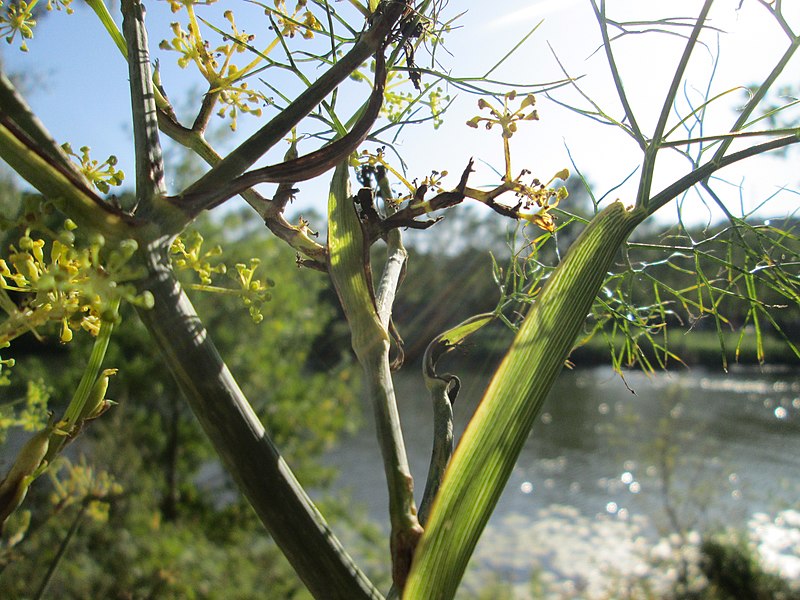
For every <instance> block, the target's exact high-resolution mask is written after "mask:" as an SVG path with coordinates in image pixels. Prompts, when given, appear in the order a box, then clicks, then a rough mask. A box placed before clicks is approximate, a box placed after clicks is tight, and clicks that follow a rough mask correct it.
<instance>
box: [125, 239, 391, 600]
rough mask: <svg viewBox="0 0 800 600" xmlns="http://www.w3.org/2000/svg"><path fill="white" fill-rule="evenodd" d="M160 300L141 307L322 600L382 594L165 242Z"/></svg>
mask: <svg viewBox="0 0 800 600" xmlns="http://www.w3.org/2000/svg"><path fill="white" fill-rule="evenodd" d="M145 262H146V267H147V270H148V277H146V278H145V279H144V280H142V281H141V282H140V283H139V285H140V289H142V290H150V292H151V293H152V294H153V297H154V300H155V305H154V307H153V308H152V309H151V310H144V309H143V310H139V316H140V317H141V319H142V321H143V322H144V324H145V326H146V327H147V328H148V330H149V331H150V333H151V335H152V336H153V339H154V340H155V342H156V345H157V347H158V349H159V350H160V352H161V357H162V360H163V362H164V363H165V364H166V366H167V367H168V368H169V369H170V370H171V371H172V374H173V376H174V377H175V379H176V381H177V382H178V385H179V386H180V389H181V391H182V392H183V394H184V396H185V397H186V399H187V400H188V402H189V405H190V406H191V408H192V410H193V411H194V413H195V415H196V416H197V419H198V421H199V422H200V424H201V426H202V427H203V429H204V431H205V432H206V434H207V435H208V437H209V438H210V440H211V442H212V443H213V445H214V448H215V449H216V451H217V453H218V454H219V456H220V459H221V460H222V462H223V464H224V465H225V467H226V468H227V469H228V471H229V472H230V473H231V475H232V476H233V478H234V479H235V480H236V482H237V484H238V486H239V488H240V489H241V490H242V492H243V493H244V494H245V496H246V497H247V499H248V500H249V501H250V504H251V505H252V506H253V508H254V509H255V511H256V513H257V514H258V516H259V517H260V519H261V521H262V523H263V524H264V525H265V527H266V528H267V530H268V531H269V533H270V534H271V535H272V537H273V539H274V540H275V543H276V544H277V545H278V546H279V547H280V549H281V550H282V551H283V553H284V554H285V555H286V557H287V558H288V560H289V562H290V563H291V564H292V566H293V567H294V569H295V570H296V571H297V574H298V575H299V576H300V578H301V579H302V580H303V583H304V584H305V585H306V586H307V587H308V589H309V590H310V591H311V593H312V594H313V595H314V597H316V598H320V599H323V598H324V599H326V600H328V599H339V600H353V599H359V598H360V599H366V598H373V599H378V598H381V597H382V596H381V594H380V593H379V592H378V591H377V590H376V589H375V588H374V587H373V585H372V584H371V582H370V581H369V580H368V579H367V577H366V576H365V575H364V574H363V573H362V572H361V571H360V570H359V569H358V567H357V566H356V565H355V563H354V562H353V560H352V559H351V558H350V556H348V554H347V553H346V552H345V550H344V549H343V548H342V545H341V543H340V542H339V540H338V539H337V538H336V537H335V536H334V534H333V532H332V531H331V530H330V528H329V527H328V525H327V523H326V522H325V520H324V519H323V517H322V515H321V514H320V513H319V512H318V511H317V509H316V507H315V506H314V505H313V503H312V502H311V500H310V499H309V498H308V496H307V495H306V493H305V491H304V490H303V488H302V487H301V486H300V483H299V482H298V481H297V479H296V478H295V476H294V474H293V473H292V471H291V469H290V468H289V466H288V465H287V464H286V462H285V461H284V459H283V457H281V455H280V453H279V452H278V450H277V449H276V448H275V445H274V444H273V442H272V440H271V439H270V438H269V436H268V435H267V433H266V431H265V430H264V426H263V425H262V424H261V421H260V420H259V419H258V417H257V416H256V414H255V413H254V412H253V409H252V407H251V406H250V404H249V402H248V401H247V399H246V398H245V396H244V394H243V393H242V391H241V390H240V389H239V386H238V384H237V383H236V381H235V380H234V378H233V376H232V375H231V373H230V371H229V370H228V367H227V366H226V365H225V363H224V362H223V360H222V358H221V357H220V355H219V353H218V352H217V350H216V348H215V347H214V345H213V343H212V342H211V339H210V338H209V334H208V332H207V331H206V329H205V328H204V327H203V324H202V322H201V321H200V318H199V317H198V316H197V314H196V313H195V310H194V308H193V307H192V305H191V302H190V301H189V299H188V298H187V296H186V294H185V293H184V292H183V290H182V288H181V286H180V284H179V283H178V281H177V279H176V278H175V275H174V273H173V272H172V269H171V268H170V266H169V264H168V259H167V251H166V247H165V246H161V247H157V248H153V249H150V250H149V252H148V253H147V254H146V261H145Z"/></svg>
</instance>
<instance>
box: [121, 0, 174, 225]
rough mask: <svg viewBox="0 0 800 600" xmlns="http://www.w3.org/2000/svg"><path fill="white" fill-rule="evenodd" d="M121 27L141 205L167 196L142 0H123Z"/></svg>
mask: <svg viewBox="0 0 800 600" xmlns="http://www.w3.org/2000/svg"><path fill="white" fill-rule="evenodd" d="M122 15H123V20H122V31H123V32H124V34H125V40H126V42H127V48H128V53H127V55H128V76H129V78H130V91H131V105H132V109H133V141H134V147H135V150H136V199H137V201H138V203H139V206H140V208H141V209H143V210H145V211H148V210H149V209H150V205H151V204H152V203H154V202H156V201H157V200H158V199H159V198H163V197H164V196H166V184H165V183H164V160H163V157H162V154H161V142H160V140H159V138H158V117H157V109H156V101H155V95H154V92H153V81H152V77H151V74H150V52H149V50H148V47H147V30H146V29H145V25H144V7H143V6H142V4H141V2H139V0H122Z"/></svg>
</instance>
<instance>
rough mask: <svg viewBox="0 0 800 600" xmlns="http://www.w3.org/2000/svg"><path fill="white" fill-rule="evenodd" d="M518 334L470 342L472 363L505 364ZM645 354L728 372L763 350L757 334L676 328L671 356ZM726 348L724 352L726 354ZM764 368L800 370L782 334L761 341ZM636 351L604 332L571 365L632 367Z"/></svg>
mask: <svg viewBox="0 0 800 600" xmlns="http://www.w3.org/2000/svg"><path fill="white" fill-rule="evenodd" d="M512 339H513V333H512V332H511V331H510V330H507V329H500V328H494V330H493V331H488V332H485V333H484V332H478V334H476V335H475V336H474V338H473V339H472V340H470V341H469V342H468V344H467V345H466V348H465V352H466V353H467V356H468V358H469V360H470V361H473V360H474V361H480V362H494V361H499V360H500V359H501V358H502V356H503V354H504V353H505V351H506V350H507V349H508V346H509V344H510V343H511V340H512ZM654 341H655V342H656V343H658V344H660V345H661V344H664V340H663V337H662V336H660V335H657V336H654ZM639 343H640V346H641V352H642V354H643V356H644V358H645V359H646V360H647V361H648V362H649V363H650V364H651V365H653V366H654V367H655V368H659V360H661V361H665V364H666V367H667V368H668V369H669V368H680V367H684V366H693V367H705V368H708V369H711V370H717V371H718V370H722V369H723V365H724V364H727V365H728V366H730V365H734V364H740V365H758V364H760V361H759V348H758V343H757V339H756V335H755V333H754V332H745V335H744V336H741V334H740V333H738V332H723V334H722V336H721V338H720V336H719V335H718V334H717V332H716V331H689V332H686V331H683V330H679V329H677V328H673V329H672V330H670V331H669V333H668V335H667V340H666V344H665V348H666V349H667V350H668V352H669V353H670V356H668V357H666V359H665V358H664V348H660V349H659V351H658V356H657V355H656V352H654V351H653V348H652V345H651V344H650V343H649V342H648V341H647V340H645V339H644V338H641V339H640V341H639ZM723 348H724V351H723V350H722V349H723ZM761 349H762V352H763V355H764V357H765V358H764V361H763V362H764V364H769V365H786V366H795V367H800V357H798V356H797V355H796V354H795V353H794V352H793V350H792V348H791V347H790V346H789V345H788V344H787V343H786V341H785V340H784V339H782V338H780V337H778V336H777V335H774V334H771V335H765V336H763V337H762V340H761ZM631 354H632V351H631V350H630V348H629V347H627V346H626V344H625V341H624V340H622V339H617V340H616V341H614V342H613V343H612V342H611V341H610V340H609V339H607V338H605V337H604V336H603V335H602V334H596V335H595V336H594V337H592V338H591V339H589V340H588V341H587V342H585V343H584V344H583V345H581V346H579V347H577V348H575V349H574V350H573V351H572V354H571V355H570V362H571V363H573V364H574V365H576V366H578V367H592V366H598V365H608V364H611V363H612V358H611V357H612V356H617V357H622V359H621V361H620V362H621V363H622V364H623V366H624V365H626V364H627V363H628V362H629V360H628V359H629V357H630V356H631Z"/></svg>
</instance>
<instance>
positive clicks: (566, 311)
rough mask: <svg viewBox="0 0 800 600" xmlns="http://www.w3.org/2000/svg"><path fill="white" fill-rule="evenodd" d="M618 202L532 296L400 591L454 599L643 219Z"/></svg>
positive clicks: (426, 598) (419, 598) (420, 598)
mask: <svg viewBox="0 0 800 600" xmlns="http://www.w3.org/2000/svg"><path fill="white" fill-rule="evenodd" d="M642 217H643V213H642V212H641V211H634V212H630V211H628V210H626V209H625V208H624V207H623V206H622V204H621V203H619V202H616V203H614V204H612V205H611V206H609V207H608V208H606V209H605V210H604V211H602V212H601V213H600V214H598V215H597V216H596V217H595V219H593V220H592V222H591V223H590V224H589V225H588V226H587V227H586V229H585V230H584V231H583V233H582V234H581V236H580V237H579V238H578V239H577V240H576V241H575V242H574V244H573V245H572V247H571V249H570V251H569V253H568V254H567V256H566V258H565V259H564V261H563V262H562V263H561V265H559V267H558V269H557V270H556V272H555V273H554V274H553V276H552V277H551V278H550V280H549V281H548V283H547V284H546V285H545V287H544V289H543V290H542V291H541V293H540V294H539V297H538V298H537V299H536V303H535V304H534V305H533V306H532V308H531V310H530V312H529V313H528V315H527V316H526V318H525V321H524V322H523V325H522V327H521V328H520V330H519V332H518V333H517V336H516V338H515V339H514V342H513V344H512V346H511V348H510V349H509V351H508V353H507V354H506V357H505V358H504V360H503V362H502V363H501V365H500V367H499V368H498V370H497V372H496V373H495V375H494V377H493V378H492V381H491V383H490V384H489V387H488V389H487V390H486V393H485V395H484V397H483V400H482V401H481V404H480V405H479V407H478V409H477V411H476V413H475V415H474V417H473V418H472V420H471V421H470V424H469V426H468V427H467V430H466V431H465V433H464V435H463V437H462V438H461V441H460V442H459V445H458V448H457V449H456V452H455V454H454V456H453V459H452V461H451V463H450V466H449V467H448V469H447V472H446V474H445V478H444V481H443V482H442V486H441V488H440V490H439V494H438V496H437V498H436V500H435V501H434V504H433V508H432V510H431V515H430V517H429V519H428V522H427V524H426V528H425V533H424V535H423V536H422V540H421V541H420V544H419V546H418V548H417V552H416V555H415V557H414V564H413V566H412V570H411V573H410V575H409V578H408V582H407V584H406V589H405V592H404V594H403V598H406V599H409V600H410V599H413V600H432V599H437V600H446V599H450V598H453V597H454V595H455V593H456V590H457V588H458V585H459V582H460V581H461V577H462V575H463V573H464V569H465V568H466V566H467V562H468V561H469V558H470V556H471V555H472V552H473V550H474V548H475V545H476V544H477V542H478V538H479V537H480V535H481V532H482V531H483V528H484V527H485V525H486V523H487V521H488V520H489V516H490V515H491V513H492V511H493V510H494V507H495V505H496V503H497V501H498V499H499V498H500V495H501V493H502V491H503V488H504V487H505V484H506V482H507V481H508V478H509V476H510V474H511V471H512V469H513V468H514V464H515V463H516V460H517V457H518V456H519V453H520V450H521V449H522V446H523V444H524V443H525V440H526V439H527V437H528V434H529V433H530V430H531V427H532V425H533V422H534V420H535V418H536V415H537V414H538V413H539V410H540V409H541V407H542V404H543V402H544V400H545V397H546V396H547V393H548V392H549V390H550V387H551V386H552V384H553V382H554V380H555V378H556V376H557V375H558V373H559V372H560V371H561V368H562V366H563V365H564V361H565V359H566V357H567V355H568V353H569V351H570V350H571V348H572V345H573V343H574V342H575V338H576V337H577V334H578V332H579V331H580V328H581V326H582V325H583V323H584V321H585V319H586V315H587V314H588V312H589V310H590V308H591V305H592V301H593V300H594V298H595V296H596V295H597V292H598V290H599V288H600V286H601V285H602V283H603V279H604V277H605V275H606V273H607V271H608V269H609V267H610V266H611V263H612V261H613V259H614V256H615V255H616V253H617V251H618V250H619V248H620V247H621V245H622V244H623V242H624V241H625V240H626V239H627V237H628V235H629V234H630V232H631V231H632V230H633V228H634V227H635V226H636V224H638V223H639V222H640V221H641V218H642Z"/></svg>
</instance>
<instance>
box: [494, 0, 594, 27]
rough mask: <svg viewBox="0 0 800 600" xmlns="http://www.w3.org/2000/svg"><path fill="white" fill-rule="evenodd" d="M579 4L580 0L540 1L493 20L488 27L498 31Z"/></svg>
mask: <svg viewBox="0 0 800 600" xmlns="http://www.w3.org/2000/svg"><path fill="white" fill-rule="evenodd" d="M578 2H580V0H540V1H539V2H536V3H535V4H533V5H531V6H526V7H525V8H521V9H519V10H515V11H513V12H510V13H507V14H504V15H502V16H500V17H497V18H496V19H492V20H491V21H489V23H488V27H490V28H494V29H496V28H498V27H503V26H505V25H508V24H510V23H520V22H524V21H532V20H534V19H537V18H542V17H544V16H545V15H548V14H550V13H554V12H558V11H560V10H565V9H568V8H571V7H573V6H575V5H576V4H578Z"/></svg>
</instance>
